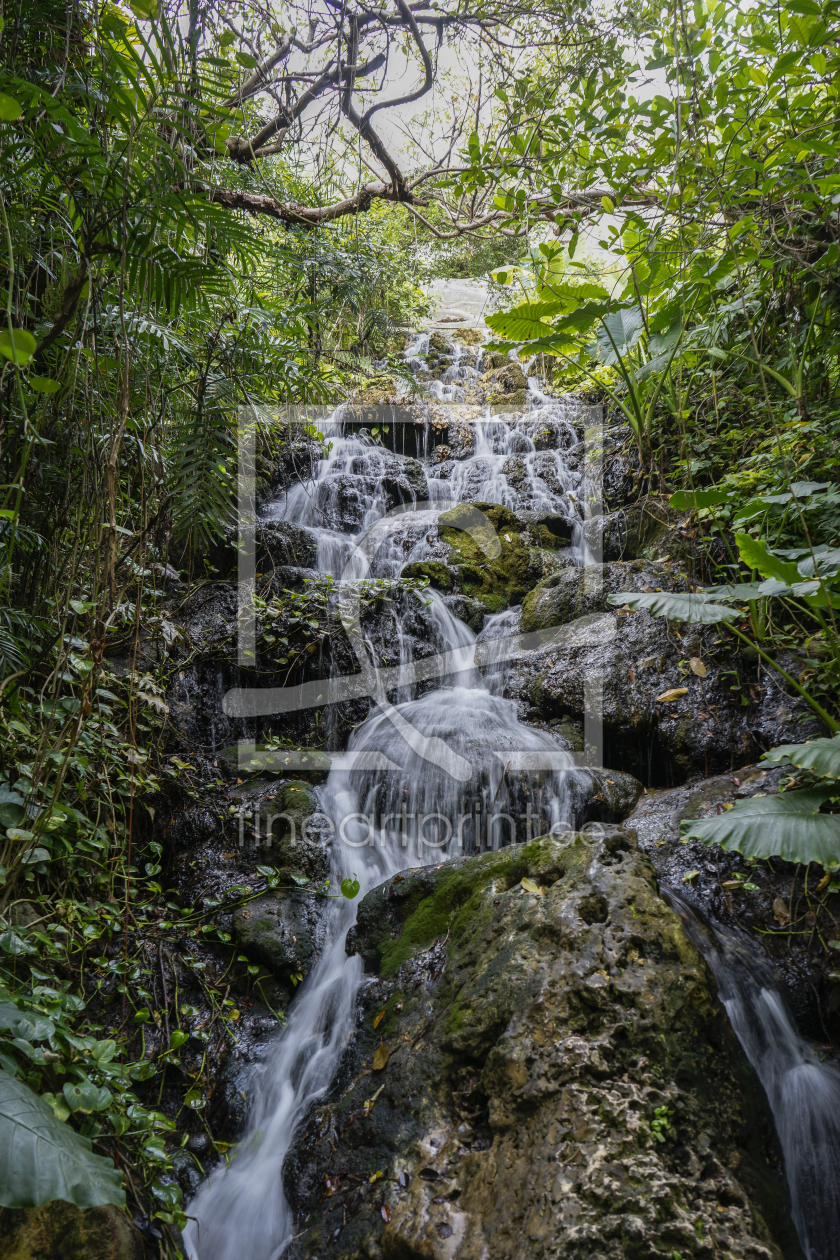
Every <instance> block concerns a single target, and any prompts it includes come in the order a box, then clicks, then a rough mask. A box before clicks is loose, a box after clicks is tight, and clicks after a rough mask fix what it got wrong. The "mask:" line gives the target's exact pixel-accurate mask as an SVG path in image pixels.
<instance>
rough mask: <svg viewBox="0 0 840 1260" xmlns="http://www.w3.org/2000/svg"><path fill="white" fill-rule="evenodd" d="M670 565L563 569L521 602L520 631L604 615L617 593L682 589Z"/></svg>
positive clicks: (640, 562)
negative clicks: (610, 597)
mask: <svg viewBox="0 0 840 1260" xmlns="http://www.w3.org/2000/svg"><path fill="white" fill-rule="evenodd" d="M675 569H676V566H674V565H672V564H656V563H653V562H650V561H645V560H633V561H629V562H628V561H614V562H613V563H611V564H593V565H589V566H587V567H586V568H583V569H576V568H567V569H561V570H560V571H559V572H557V573H552V574H550V575H549V577H547V578H543V580H542V582H540V583H538V584H537V586H535V587H534V589H533V590H532V591H529V593H528V594H527V595H526V596H525V599H524V600H523V601H522V629H523V630H524V631H534V630H546V629H548V628H549V627H551V626H560V625H565V624H566V622H569V621H574V620H575V618H576V617H583V616H585V615H586V614H587V613H595V612H606V611H607V609H608V608H609V607H610V605H609V603H608V602H607V601H608V596H610V595H614V594H616V593H617V592H619V591H661V590H668V591H673V590H685V589H686V585H687V583H686V579H685V576H684V575H680V574H679V573H677V572H676V571H675Z"/></svg>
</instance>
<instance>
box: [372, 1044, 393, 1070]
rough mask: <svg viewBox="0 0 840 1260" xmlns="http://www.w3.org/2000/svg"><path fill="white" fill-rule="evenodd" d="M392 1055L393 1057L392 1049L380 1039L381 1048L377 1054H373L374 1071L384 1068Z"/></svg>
mask: <svg viewBox="0 0 840 1260" xmlns="http://www.w3.org/2000/svg"><path fill="white" fill-rule="evenodd" d="M390 1057H391V1051H390V1050H389V1049H388V1047H387V1046H386V1045H385V1042H384V1041H380V1043H379V1049H378V1050H377V1052H376V1054H375V1055H374V1056H373V1070H374V1072H381V1071H382V1069H383V1068H384V1067H385V1064H386V1063H387V1062H388V1060H389V1059H390Z"/></svg>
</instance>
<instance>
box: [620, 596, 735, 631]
mask: <svg viewBox="0 0 840 1260" xmlns="http://www.w3.org/2000/svg"><path fill="white" fill-rule="evenodd" d="M607 599H608V601H609V603H611V604H616V605H617V606H618V607H620V608H621V607H625V606H627V607H629V608H632V609H633V611H634V612H638V610H639V609H641V608H643V609H645V610H646V611H647V612H649V613H651V614H652V616H654V617H670V618H671V620H672V621H699V622H703V623H705V624H706V625H714V624H715V622H718V621H734V620H735V618H736V617H738V615H739V614H738V612H737V610H736V609H734V608H724V607H723V605H722V604H710V603H709V602H708V601H707V599H706V596H705V595H704V594H703V592H702V591H698V592H696V593H693V594H692V593H690V592H687V591H683V592H678V591H646V592H644V593H641V594H640V593H639V592H638V591H619V592H618V593H617V594H615V595H609V596H608V597H607Z"/></svg>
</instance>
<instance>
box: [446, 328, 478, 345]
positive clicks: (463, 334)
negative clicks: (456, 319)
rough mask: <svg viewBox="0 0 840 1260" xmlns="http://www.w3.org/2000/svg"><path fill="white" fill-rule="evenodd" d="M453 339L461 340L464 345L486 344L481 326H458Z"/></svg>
mask: <svg viewBox="0 0 840 1260" xmlns="http://www.w3.org/2000/svg"><path fill="white" fill-rule="evenodd" d="M452 340H453V341H460V343H461V345H462V346H480V345H483V344H484V333H483V332H482V331H481V329H480V328H456V329H455V331H454V332H453V333H452Z"/></svg>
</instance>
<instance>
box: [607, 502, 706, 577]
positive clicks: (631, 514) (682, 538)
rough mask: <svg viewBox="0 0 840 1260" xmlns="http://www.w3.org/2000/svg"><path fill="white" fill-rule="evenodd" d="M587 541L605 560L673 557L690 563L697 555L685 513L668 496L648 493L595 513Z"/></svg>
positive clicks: (674, 559)
mask: <svg viewBox="0 0 840 1260" xmlns="http://www.w3.org/2000/svg"><path fill="white" fill-rule="evenodd" d="M584 535H585V537H586V541H587V543H588V545H589V547H590V548H591V550H592V551H593V553H594V554H599V551H600V553H601V554H602V558H603V559H604V560H662V561H664V560H673V561H677V562H679V563H682V564H685V563H687V562H688V561H689V560H690V559H691V558H692V556H693V554H694V546H693V543H692V535H691V530H690V528H689V524H688V517H687V516H686V515H685V513H680V512H676V511H675V510H674V509H673V508H671V507H670V506H669V504H668V499H667V497H666V498H662V497H660V496H659V495H648V496H647V497H646V498H643V499H639V501H638V502H637V503H633V504H631V505H630V506H629V507H627V508H625V509H623V510H622V511H620V512H614V513H612V514H611V515H606V516H593V517H591V518H590V519H589V520H588V521H587V522H586V524H585V526H584Z"/></svg>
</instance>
